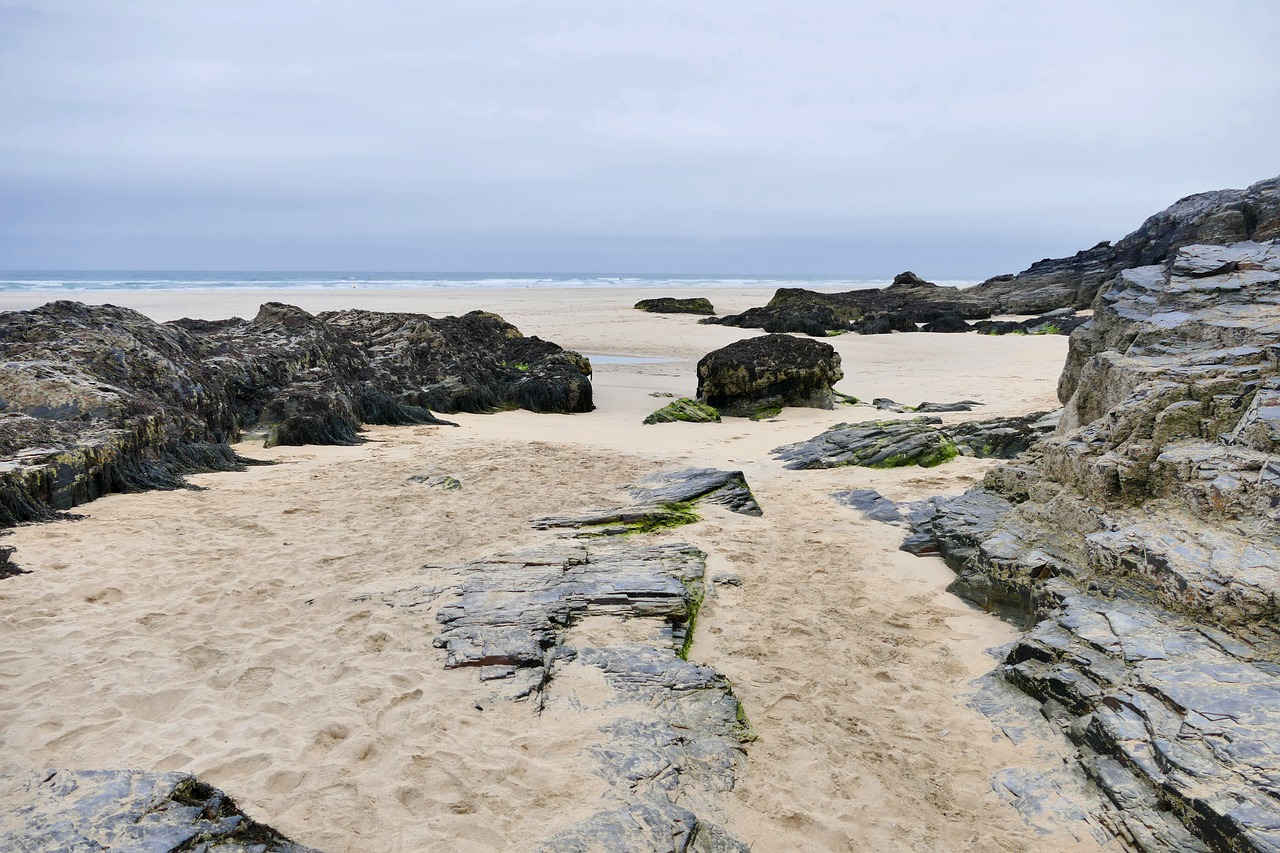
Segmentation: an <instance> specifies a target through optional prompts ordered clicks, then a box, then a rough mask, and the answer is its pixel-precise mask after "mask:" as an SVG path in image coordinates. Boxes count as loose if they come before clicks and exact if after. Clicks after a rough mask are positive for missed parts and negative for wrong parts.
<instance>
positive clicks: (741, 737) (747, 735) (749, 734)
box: [733, 696, 760, 743]
mask: <svg viewBox="0 0 1280 853" xmlns="http://www.w3.org/2000/svg"><path fill="white" fill-rule="evenodd" d="M733 698H734V699H735V700H737V701H738V710H737V718H738V721H737V723H735V724H734V727H733V736H734V737H736V738H737V739H738V742H739V743H751V742H753V741H755V740H756V739H758V738H759V737H760V736H759V735H758V734H756V728H755V726H753V725H751V720H750V719H748V718H747V709H746V708H744V707H743V706H742V700H740V699H738V697H737V696H735V697H733Z"/></svg>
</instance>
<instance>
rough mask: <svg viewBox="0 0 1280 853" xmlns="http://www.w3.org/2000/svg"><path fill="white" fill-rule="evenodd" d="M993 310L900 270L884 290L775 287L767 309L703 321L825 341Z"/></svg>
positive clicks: (976, 316) (911, 329)
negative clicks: (829, 337)
mask: <svg viewBox="0 0 1280 853" xmlns="http://www.w3.org/2000/svg"><path fill="white" fill-rule="evenodd" d="M994 308H995V302H994V301H993V300H991V299H988V298H985V297H979V296H975V295H973V294H972V293H971V292H970V291H966V290H961V289H959V288H958V287H947V286H943V285H938V284H934V283H932V282H928V281H925V280H924V279H922V278H920V277H919V276H918V275H916V274H915V273H912V272H904V273H900V274H898V275H897V276H896V277H895V278H894V280H893V283H892V284H890V285H889V286H888V287H885V288H868V289H864V290H851V291H847V292H844V293H818V292H816V291H812V290H804V289H803V288H786V287H784V288H779V289H778V291H777V292H776V293H775V294H774V296H773V299H771V300H770V301H769V304H768V305H765V306H763V307H760V308H750V309H748V310H747V311H744V312H743V313H741V314H733V315H729V316H726V317H720V318H708V319H706V320H703V321H702V322H704V323H717V324H720V325H724V326H739V327H742V328H748V329H764V330H765V331H766V332H801V333H804V334H807V335H811V336H813V337H825V336H826V335H828V334H830V333H832V332H841V331H852V332H860V333H862V334H886V333H888V332H893V331H901V332H914V331H916V324H917V323H934V322H937V323H939V324H951V325H954V323H955V322H956V320H955V318H959V319H960V320H961V321H963V320H966V319H968V320H973V319H984V318H987V317H990V316H991V314H992V311H993V310H994ZM939 331H941V328H939Z"/></svg>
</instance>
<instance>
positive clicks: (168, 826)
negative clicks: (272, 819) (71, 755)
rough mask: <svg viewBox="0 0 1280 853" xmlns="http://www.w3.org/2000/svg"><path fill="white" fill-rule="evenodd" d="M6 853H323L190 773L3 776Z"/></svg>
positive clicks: (1, 821) (1, 826)
mask: <svg viewBox="0 0 1280 853" xmlns="http://www.w3.org/2000/svg"><path fill="white" fill-rule="evenodd" d="M0 798H3V800H4V816H3V817H0V832H2V833H3V837H4V848H5V849H6V850H15V851H16V850H22V851H28V853H63V851H68V850H77V851H78V850H85V851H88V850H146V851H155V852H156V853H178V851H210V853H212V851H225V853H315V851H313V850H312V849H311V848H309V847H303V846H302V845H300V844H295V843H294V842H292V841H290V840H289V839H288V838H285V837H284V836H283V835H281V834H280V833H278V832H276V831H275V830H274V829H272V828H271V827H269V826H265V825H263V824H260V823H257V822H256V821H254V820H253V819H252V818H250V817H248V816H247V815H245V814H244V812H242V811H241V810H240V808H239V806H237V805H236V803H235V801H234V800H232V799H231V798H230V797H228V796H227V795H226V794H224V793H223V792H222V791H219V790H218V789H217V788H214V787H212V786H211V785H206V784H205V783H203V782H201V781H199V780H198V779H196V778H195V777H193V776H188V775H186V774H183V773H144V772H142V771H139V770H76V771H73V770H43V771H39V772H31V773H21V774H14V775H8V776H0Z"/></svg>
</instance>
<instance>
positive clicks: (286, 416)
mask: <svg viewBox="0 0 1280 853" xmlns="http://www.w3.org/2000/svg"><path fill="white" fill-rule="evenodd" d="M0 359H3V362H4V370H2V371H0V525H12V524H16V523H19V522H22V521H32V520H39V519H47V518H50V517H52V516H53V514H54V513H55V512H56V511H57V510H65V509H68V508H70V507H73V506H76V505H79V504H82V503H85V502H87V501H90V500H92V499H94V498H96V497H98V496H100V495H103V494H107V493H111V492H129V491H138V490H142V489H153V488H160V489H172V488H179V487H182V486H183V485H184V483H183V480H182V475H183V474H187V473H194V472H200V471H225V470H236V469H238V468H241V467H243V465H244V464H246V462H247V460H244V459H242V458H238V457H237V456H236V455H235V454H234V453H233V452H232V451H231V449H230V448H229V446H228V444H229V443H232V442H235V441H238V440H239V439H240V438H241V437H242V436H244V435H246V434H247V435H250V436H256V437H258V438H261V439H262V440H263V441H264V443H265V444H266V445H268V446H271V445H275V444H351V443H354V442H356V441H358V440H359V435H358V433H359V430H360V427H361V426H362V425H363V424H441V423H446V422H445V421H441V420H440V419H438V418H437V417H436V416H435V415H434V414H433V413H432V410H435V411H444V412H452V411H469V412H481V411H492V410H495V409H499V408H505V407H513V408H515V407H518V408H526V409H531V410H533V411H555V412H581V411H589V410H590V409H591V408H592V403H591V382H590V379H589V376H590V372H591V367H590V364H589V362H588V361H587V360H586V359H585V358H583V357H582V356H580V355H578V354H577V353H572V352H568V351H565V350H563V349H561V348H560V347H558V346H556V345H555V344H553V343H549V342H547V341H542V340H539V339H538V338H532V337H531V338H526V337H524V336H523V335H521V334H520V332H519V330H517V329H516V328H515V327H514V326H512V325H510V324H509V323H506V322H504V321H503V320H502V318H500V317H498V316H496V315H493V314H486V313H483V312H478V311H476V312H472V313H470V314H467V315H464V316H462V317H445V318H432V317H428V316H426V315H421V314H380V313H376V312H370V311H339V312H327V313H324V314H321V315H318V316H313V315H311V314H308V313H307V312H305V311H302V310H301V309H299V308H295V307H292V306H289V305H283V304H280V303H267V304H265V305H263V306H262V308H261V310H260V311H259V313H258V315H257V316H256V317H255V318H254V319H252V320H241V319H230V320H220V321H205V320H176V321H174V322H172V323H157V322H154V321H153V320H151V319H149V318H147V317H145V316H143V315H142V314H139V313H137V312H135V311H131V310H128V309H125V308H117V307H114V306H109V305H108V306H88V305H82V304H80V303H76V302H51V303H49V304H47V305H45V306H43V307H41V308H36V309H34V310H31V311H13V312H6V313H3V314H0Z"/></svg>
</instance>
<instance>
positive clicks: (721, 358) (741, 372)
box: [698, 335, 844, 417]
mask: <svg viewBox="0 0 1280 853" xmlns="http://www.w3.org/2000/svg"><path fill="white" fill-rule="evenodd" d="M843 378H844V371H843V370H841V368H840V356H839V354H838V353H837V352H836V350H835V347H833V346H831V344H827V343H823V342H821V341H810V340H806V339H804V338H797V337H793V336H791V335H762V336H760V337H755V338H746V339H745V340H741V341H735V342H734V343H731V344H729V345H728V346H726V347H721V348H720V349H718V350H713V351H712V352H709V353H707V354H706V355H704V356H703V357H702V358H701V359H700V360H699V361H698V400H699V401H700V402H703V403H706V404H707V405H708V406H711V407H712V408H714V409H716V410H717V411H719V412H720V414H722V415H729V416H733V417H752V416H759V415H761V414H764V413H770V412H776V411H779V410H781V408H782V407H783V406H808V407H811V408H816V409H833V408H835V399H836V395H835V394H834V393H833V392H832V390H831V387H832V386H833V385H835V384H836V383H837V382H839V381H840V380H841V379H843Z"/></svg>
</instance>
